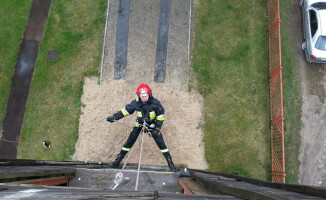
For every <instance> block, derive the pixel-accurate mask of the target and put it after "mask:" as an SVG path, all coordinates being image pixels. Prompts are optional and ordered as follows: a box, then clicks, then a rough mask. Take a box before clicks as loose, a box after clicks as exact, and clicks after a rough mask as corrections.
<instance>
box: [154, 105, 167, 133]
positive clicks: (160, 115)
mask: <svg viewBox="0 0 326 200" xmlns="http://www.w3.org/2000/svg"><path fill="white" fill-rule="evenodd" d="M164 120H165V117H164V108H163V106H162V105H161V104H159V105H158V107H157V111H156V121H155V128H158V129H161V128H162V125H163V122H164Z"/></svg>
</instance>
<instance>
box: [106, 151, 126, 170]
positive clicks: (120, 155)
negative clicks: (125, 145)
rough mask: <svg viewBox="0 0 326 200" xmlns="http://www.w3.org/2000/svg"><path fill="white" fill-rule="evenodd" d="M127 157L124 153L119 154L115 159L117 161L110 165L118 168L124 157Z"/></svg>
mask: <svg viewBox="0 0 326 200" xmlns="http://www.w3.org/2000/svg"><path fill="white" fill-rule="evenodd" d="M124 157H125V155H123V154H121V153H120V154H118V156H117V158H116V159H115V161H113V162H112V163H110V164H109V165H110V167H112V168H117V167H118V166H119V165H120V162H121V161H122V159H123V158H124Z"/></svg>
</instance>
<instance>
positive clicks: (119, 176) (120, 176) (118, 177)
mask: <svg viewBox="0 0 326 200" xmlns="http://www.w3.org/2000/svg"><path fill="white" fill-rule="evenodd" d="M140 126H142V129H141V131H140V134H141V135H142V139H141V145H140V154H139V161H138V170H137V178H136V185H135V191H137V189H138V181H139V173H140V163H141V157H142V151H143V143H144V134H145V133H148V135H149V136H151V135H150V130H149V128H148V126H147V123H146V122H144V123H143V124H140ZM132 150H133V148H131V150H130V152H129V154H128V156H127V160H126V162H125V163H124V164H123V167H122V169H121V171H119V172H117V173H116V175H115V179H114V181H113V183H114V184H113V185H112V186H110V189H111V190H114V189H116V188H117V187H118V185H119V184H120V183H121V182H122V180H123V170H124V168H125V167H126V165H127V163H128V160H129V157H130V155H131V153H132Z"/></svg>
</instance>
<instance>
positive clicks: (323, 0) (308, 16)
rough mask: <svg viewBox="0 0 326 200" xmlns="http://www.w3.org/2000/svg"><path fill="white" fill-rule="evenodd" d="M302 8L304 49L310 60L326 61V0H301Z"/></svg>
mask: <svg viewBox="0 0 326 200" xmlns="http://www.w3.org/2000/svg"><path fill="white" fill-rule="evenodd" d="M299 6H300V8H301V9H302V17H303V35H304V36H303V37H304V42H303V43H302V46H301V48H302V50H303V51H305V54H306V57H307V60H308V61H309V62H316V63H326V0H300V1H299Z"/></svg>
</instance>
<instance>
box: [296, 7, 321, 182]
mask: <svg viewBox="0 0 326 200" xmlns="http://www.w3.org/2000/svg"><path fill="white" fill-rule="evenodd" d="M290 14H291V16H290V19H292V22H291V24H297V26H291V28H290V32H291V35H292V36H291V37H292V39H293V43H294V47H295V52H296V55H297V61H298V63H297V64H298V68H299V71H300V78H301V89H302V101H303V105H302V109H301V112H302V113H301V120H302V124H303V127H302V130H301V150H300V151H301V155H300V161H301V166H300V180H299V183H300V184H304V185H313V186H322V187H326V168H325V166H326V102H325V98H326V68H325V66H324V65H321V64H310V63H308V62H307V61H306V59H305V57H304V54H303V52H302V51H301V44H302V41H303V32H302V15H301V10H300V9H299V7H298V4H297V1H293V5H292V8H291V12H290ZM298 112H300V111H298Z"/></svg>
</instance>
